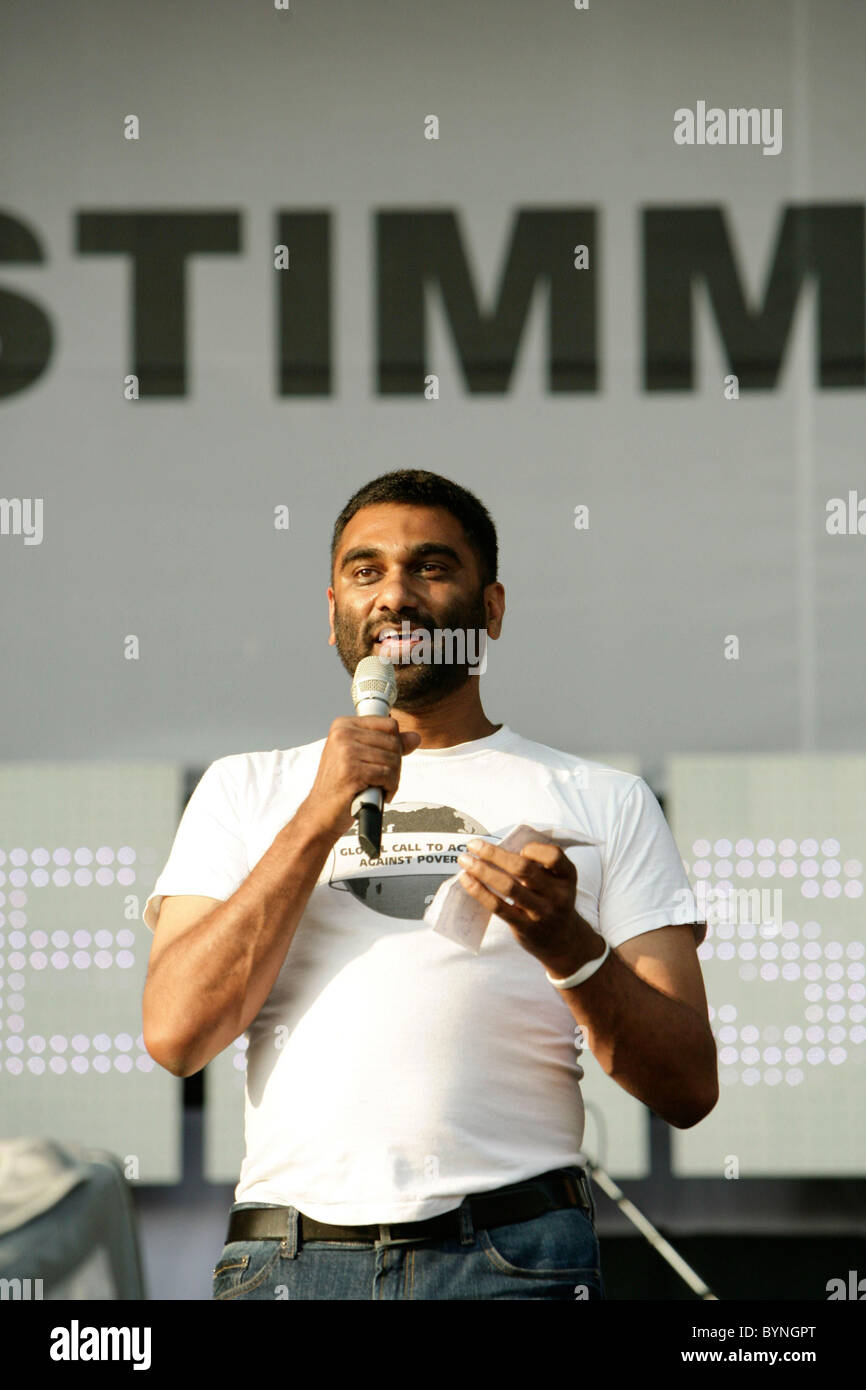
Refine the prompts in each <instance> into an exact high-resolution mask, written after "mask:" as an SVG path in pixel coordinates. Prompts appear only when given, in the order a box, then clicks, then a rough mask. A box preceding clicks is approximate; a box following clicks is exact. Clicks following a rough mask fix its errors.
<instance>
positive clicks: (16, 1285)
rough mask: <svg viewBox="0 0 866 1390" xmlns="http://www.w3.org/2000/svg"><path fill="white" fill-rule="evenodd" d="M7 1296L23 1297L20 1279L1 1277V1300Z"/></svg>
mask: <svg viewBox="0 0 866 1390" xmlns="http://www.w3.org/2000/svg"><path fill="white" fill-rule="evenodd" d="M5 1298H18V1299H20V1298H21V1280H20V1279H0V1301H2V1300H3V1299H5Z"/></svg>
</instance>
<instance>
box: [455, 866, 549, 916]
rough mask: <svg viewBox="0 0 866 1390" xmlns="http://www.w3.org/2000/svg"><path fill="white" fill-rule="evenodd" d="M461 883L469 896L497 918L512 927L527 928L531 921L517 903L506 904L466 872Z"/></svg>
mask: <svg viewBox="0 0 866 1390" xmlns="http://www.w3.org/2000/svg"><path fill="white" fill-rule="evenodd" d="M460 882H461V884H462V886H463V887H464V888H465V890H466V892H467V893H468V894H469V896H470V897H472V898H475V900H476V901H477V902H479V903H481V905H482V907H485V908H486V909H487V911H488V912H492V913H495V915H496V916H497V917H501V918H502V920H503V921H504V922H509V923H511V925H512V926H515V927H520V926H526V923H527V920H529V919H528V918H527V915H526V913H525V912H524V910H523V908H522V907H518V906H517V905H516V904H515V903H506V902H504V901H503V899H502V898H500V897H499V896H498V895H497V894H496V893H492V892H491V891H490V889H489V888H486V887H485V886H484V884H483V883H482V882H481V881H480V879H477V878H475V877H474V876H473V875H471V874H466V872H465V871H464V872H463V873H462V874H461V875H460ZM532 920H534V919H532Z"/></svg>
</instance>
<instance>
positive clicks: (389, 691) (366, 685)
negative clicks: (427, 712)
mask: <svg viewBox="0 0 866 1390" xmlns="http://www.w3.org/2000/svg"><path fill="white" fill-rule="evenodd" d="M396 698H397V678H396V676H395V675H394V664H393V662H391V661H383V660H382V658H381V657H380V656H365V657H362V658H361V660H360V661H359V662H358V665H357V666H356V667H355V678H354V680H353V681H352V704H353V705H354V706H355V713H356V714H359V715H365V714H374V715H378V716H379V718H381V719H387V718H388V715H389V714H390V713H391V706H392V705H393V703H394V701H395V700H396ZM384 801H385V793H384V791H383V790H382V788H381V787H367V788H366V790H365V791H362V792H358V795H357V796H356V797H355V799H354V801H353V802H352V805H351V807H350V809H351V812H352V815H353V816H357V817H358V841H359V843H360V845H361V848H362V849H363V850H364V852H365V854H367V855H369V857H370V858H371V859H378V858H379V854H380V852H381V848H382V806H383V805H384Z"/></svg>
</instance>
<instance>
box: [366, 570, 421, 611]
mask: <svg viewBox="0 0 866 1390" xmlns="http://www.w3.org/2000/svg"><path fill="white" fill-rule="evenodd" d="M417 599H418V594H417V592H416V590H415V587H414V584H413V581H412V576H411V574H408V573H407V571H406V570H405V569H403V568H402V566H398V565H395V566H393V567H392V568H391V569H389V570H388V571H387V573H386V574H385V575H384V576H383V578H382V582H381V584H380V585H379V586H378V588H377V590H376V606H377V607H378V608H387V609H388V610H389V612H391V613H399V612H401V610H402V609H403V608H417Z"/></svg>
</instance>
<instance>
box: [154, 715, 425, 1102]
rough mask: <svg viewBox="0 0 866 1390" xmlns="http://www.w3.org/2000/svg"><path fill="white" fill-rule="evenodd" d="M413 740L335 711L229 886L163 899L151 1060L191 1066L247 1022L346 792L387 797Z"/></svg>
mask: <svg viewBox="0 0 866 1390" xmlns="http://www.w3.org/2000/svg"><path fill="white" fill-rule="evenodd" d="M419 741H420V738H419V735H418V734H415V733H405V734H402V735H401V733H400V731H399V728H398V726H397V722H396V720H394V719H379V718H373V717H372V716H365V717H363V718H357V717H356V718H354V719H352V718H348V719H335V720H334V722H333V724H332V725H331V730H330V733H329V735H328V739H327V742H326V744H325V748H324V750H323V752H322V758H321V761H320V763H319V768H318V772H317V774H316V780H315V783H314V785H313V788H312V790H311V792H310V794H309V796H308V797H307V798H306V800H305V801H304V802H303V803H302V804H301V806H300V807H299V808H298V810H297V812H296V814H295V815H294V817H293V818H292V820H290V821H289V823H288V825H286V826H284V827H283V829H282V830H280V831H279V833H278V834H277V835H276V836H275V837H274V840H273V843H272V844H271V846H270V848H269V849H268V850H266V852H265V853H264V854H263V855H262V857H261V859H260V860H259V862H258V863H257V864H256V865H255V867H254V868H253V869H252V870H251V872H250V873H249V874H248V875H247V877H246V878H245V879H244V881H243V883H242V884H241V885H240V887H239V888H238V889H237V890H236V891H235V892H234V893H233V894H232V896H231V897H230V898H228V899H227V900H226V901H225V902H215V900H214V899H207V898H195V897H192V896H189V897H187V896H185V895H178V896H177V897H167V898H166V899H165V901H164V903H163V906H162V910H161V911H160V915H159V921H158V922H157V926H156V932H155V933H154V940H153V946H152V948H151V953H150V962H149V965H148V973H147V980H146V982H145V986H144V996H143V999H142V1021H143V1035H144V1042H145V1046H146V1048H147V1050H148V1052H149V1053H150V1055H151V1056H152V1057H153V1058H154V1060H155V1061H156V1062H158V1063H159V1064H160V1066H163V1067H165V1068H166V1070H167V1071H170V1072H173V1073H174V1075H175V1076H191V1075H192V1074H193V1072H197V1071H201V1069H202V1067H204V1066H206V1065H207V1063H208V1062H209V1061H210V1060H211V1059H212V1058H213V1057H216V1056H217V1054H218V1053H220V1052H222V1051H223V1049H224V1048H226V1047H228V1046H229V1044H230V1043H232V1042H234V1040H235V1038H237V1037H239V1036H240V1035H241V1033H243V1032H245V1030H246V1029H247V1028H248V1027H249V1025H250V1024H251V1023H252V1021H253V1019H254V1018H255V1017H256V1015H257V1014H258V1012H259V1011H260V1009H261V1007H262V1005H263V1004H264V1002H265V1000H266V999H267V997H268V995H269V994H270V992H271V990H272V988H273V985H274V981H275V980H276V978H277V976H278V975H279V973H280V969H281V968H282V965H283V961H284V960H285V958H286V953H287V951H288V949H289V947H290V945H291V943H292V939H293V937H294V934H295V931H296V929H297V925H298V922H299V921H300V919H301V916H302V914H303V912H304V909H305V907H306V906H307V902H308V900H309V897H310V894H311V892H312V891H313V888H314V887H315V884H316V881H317V879H318V877H319V874H320V873H321V871H322V867H323V865H324V863H325V860H326V859H327V857H328V855H329V853H330V851H331V848H332V846H333V845H334V843H335V841H336V840H337V839H338V838H339V836H340V835H342V834H345V832H346V831H347V830H348V829H349V827H350V826H351V824H352V815H351V810H350V807H351V802H352V800H353V798H354V796H355V794H356V793H357V792H358V791H359V790H361V789H362V788H364V787H376V786H380V787H383V788H384V790H385V800H386V801H387V800H389V799H391V798H393V796H394V793H395V792H396V789H397V786H398V783H399V779H400V763H401V758H402V754H403V753H404V752H408V751H411V750H412V749H413V748H415V747H417V744H418V742H419ZM209 902H214V903H215V905H214V906H213V907H212V908H210V910H208V903H209ZM202 913H203V915H202Z"/></svg>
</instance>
